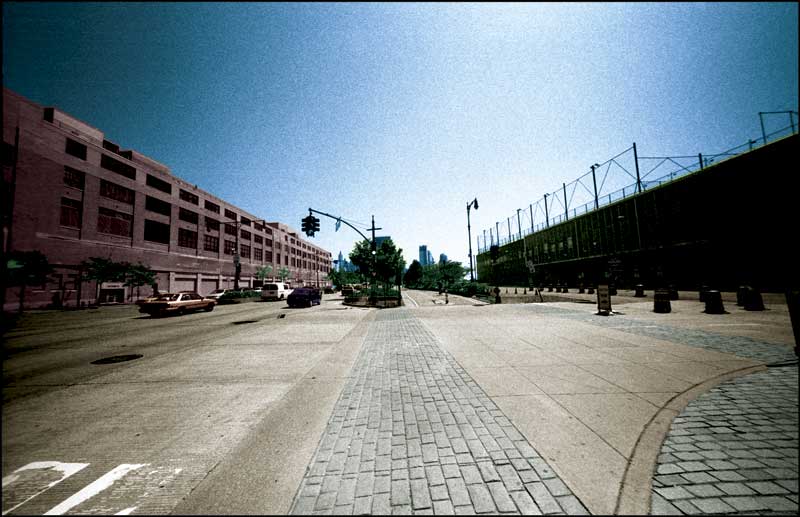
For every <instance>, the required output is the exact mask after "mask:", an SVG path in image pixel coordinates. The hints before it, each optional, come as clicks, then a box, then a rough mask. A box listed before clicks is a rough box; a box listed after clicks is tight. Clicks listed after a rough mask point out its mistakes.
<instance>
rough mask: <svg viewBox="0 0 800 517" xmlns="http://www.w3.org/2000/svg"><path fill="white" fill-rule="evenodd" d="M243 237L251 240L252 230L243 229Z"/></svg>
mask: <svg viewBox="0 0 800 517" xmlns="http://www.w3.org/2000/svg"><path fill="white" fill-rule="evenodd" d="M242 239H244V240H246V241H249V240H250V232H248V231H247V230H242Z"/></svg>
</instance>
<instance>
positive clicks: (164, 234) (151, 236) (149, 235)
mask: <svg viewBox="0 0 800 517" xmlns="http://www.w3.org/2000/svg"><path fill="white" fill-rule="evenodd" d="M82 212H83V203H82V202H81V201H78V200H75V199H70V198H66V197H63V198H61V220H60V222H61V226H67V227H70V228H81V226H82V220H81V214H82ZM97 231H98V232H100V233H105V234H110V235H117V236H121V237H132V236H133V216H132V215H131V214H126V213H123V212H119V211H117V210H112V209H109V208H105V207H99V208H98V214H97ZM197 237H198V235H197V232H195V231H192V230H188V229H186V228H179V229H178V246H180V247H182V248H191V249H197ZM169 239H170V226H169V225H168V224H165V223H160V222H158V221H152V220H150V219H145V221H144V240H146V241H150V242H157V243H162V244H169ZM203 250H205V251H213V252H218V251H219V237H214V236H212V235H204V236H203ZM235 250H236V241H232V240H228V239H225V241H224V248H223V253H224V254H226V255H233V254H234V252H235ZM239 254H240V255H241V257H242V258H245V259H250V256H251V254H252V256H253V260H256V261H259V262H260V261H262V259H263V260H265V261H266V262H272V252H271V251H269V250H262V249H261V248H251V247H250V246H248V245H246V244H240V246H239ZM276 259H277V263H278V264H280V263H281V254H280V253H278V254H277V255H276ZM283 259H284V264H285V265H287V266H288V265H289V263H290V260H289V256H288V255H284V257H283ZM300 264H301V261H300V260H295V259H294V258H292V259H291V265H292V266H298V267H299V266H300ZM302 265H303V267H304V268H305V267H308V266H310V265H311V263H310V262H309V263H308V264H307V263H306V261H302Z"/></svg>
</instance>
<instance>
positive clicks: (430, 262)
mask: <svg viewBox="0 0 800 517" xmlns="http://www.w3.org/2000/svg"><path fill="white" fill-rule="evenodd" d="M433 264H436V261H434V260H433V253H431V250H428V265H429V266H432V265H433Z"/></svg>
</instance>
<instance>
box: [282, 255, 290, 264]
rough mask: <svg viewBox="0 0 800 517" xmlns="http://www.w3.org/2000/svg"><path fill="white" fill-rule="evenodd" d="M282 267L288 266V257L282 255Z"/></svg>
mask: <svg viewBox="0 0 800 517" xmlns="http://www.w3.org/2000/svg"><path fill="white" fill-rule="evenodd" d="M283 265H284V266H288V265H289V255H284V256H283Z"/></svg>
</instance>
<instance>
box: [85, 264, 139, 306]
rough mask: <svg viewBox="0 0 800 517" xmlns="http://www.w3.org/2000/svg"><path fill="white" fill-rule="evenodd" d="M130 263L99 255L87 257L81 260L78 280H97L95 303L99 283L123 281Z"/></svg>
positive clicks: (97, 297)
mask: <svg viewBox="0 0 800 517" xmlns="http://www.w3.org/2000/svg"><path fill="white" fill-rule="evenodd" d="M129 266H130V264H128V263H127V262H114V261H113V260H111V259H104V258H100V257H89V261H88V262H86V261H83V262H81V269H82V270H83V271H84V275H83V278H82V279H80V281H90V280H94V281H96V282H97V284H96V287H95V303H96V302H97V301H98V300H99V299H100V284H102V283H103V282H124V281H125V274H126V272H127V270H128V268H129Z"/></svg>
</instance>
